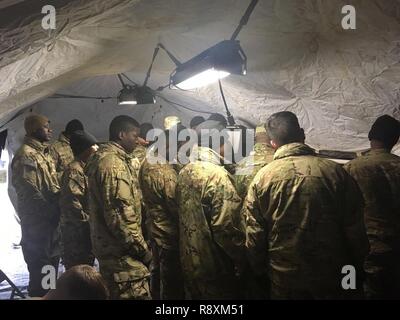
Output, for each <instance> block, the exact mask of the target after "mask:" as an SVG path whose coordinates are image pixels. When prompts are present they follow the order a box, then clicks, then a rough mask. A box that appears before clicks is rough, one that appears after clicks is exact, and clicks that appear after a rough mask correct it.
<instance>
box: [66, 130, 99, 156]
mask: <svg viewBox="0 0 400 320" xmlns="http://www.w3.org/2000/svg"><path fill="white" fill-rule="evenodd" d="M96 143H97V140H96V138H95V137H94V136H92V135H91V134H90V133H88V132H84V131H82V130H78V131H75V132H74V133H73V134H72V135H71V138H70V145H71V149H72V152H73V154H74V156H75V157H77V156H79V155H80V154H82V153H83V152H84V151H86V150H87V149H89V148H90V147H91V146H93V145H95V144H96Z"/></svg>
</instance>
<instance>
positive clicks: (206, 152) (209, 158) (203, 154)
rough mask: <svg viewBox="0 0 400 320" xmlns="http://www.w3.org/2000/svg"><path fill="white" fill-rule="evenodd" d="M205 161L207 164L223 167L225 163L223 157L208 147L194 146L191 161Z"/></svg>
mask: <svg viewBox="0 0 400 320" xmlns="http://www.w3.org/2000/svg"><path fill="white" fill-rule="evenodd" d="M196 160H198V161H205V162H211V163H213V164H216V165H219V166H220V165H221V163H222V162H223V161H222V160H223V159H222V157H221V156H220V155H219V154H218V153H216V152H215V151H214V150H212V149H210V148H206V147H199V146H194V147H193V149H192V152H191V154H190V161H191V162H193V161H196Z"/></svg>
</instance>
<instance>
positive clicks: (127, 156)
mask: <svg viewBox="0 0 400 320" xmlns="http://www.w3.org/2000/svg"><path fill="white" fill-rule="evenodd" d="M107 149H109V150H110V151H113V152H115V153H116V154H117V155H118V156H119V157H120V158H121V159H123V160H126V159H131V158H133V155H132V154H129V153H127V152H126V151H125V149H124V148H123V147H122V146H121V145H119V144H118V143H116V142H114V141H110V142H107V143H106V144H105V145H104V150H106V151H107Z"/></svg>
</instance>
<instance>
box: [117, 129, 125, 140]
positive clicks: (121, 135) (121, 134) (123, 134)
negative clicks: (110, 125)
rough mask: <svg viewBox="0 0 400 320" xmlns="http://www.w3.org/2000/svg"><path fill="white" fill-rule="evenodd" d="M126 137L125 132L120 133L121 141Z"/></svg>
mask: <svg viewBox="0 0 400 320" xmlns="http://www.w3.org/2000/svg"><path fill="white" fill-rule="evenodd" d="M124 137H125V132H123V131H120V132H118V139H119V140H123V138H124Z"/></svg>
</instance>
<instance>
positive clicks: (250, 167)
mask: <svg viewBox="0 0 400 320" xmlns="http://www.w3.org/2000/svg"><path fill="white" fill-rule="evenodd" d="M274 152H275V151H274V149H272V148H271V147H269V146H268V145H267V144H265V143H256V144H255V145H254V150H253V152H251V153H250V155H249V156H248V157H246V158H244V159H242V160H241V161H239V163H238V164H237V165H236V168H235V176H234V178H235V185H236V190H237V191H238V193H239V195H240V197H241V198H242V199H244V198H245V197H246V194H247V189H248V187H249V184H250V182H251V181H252V180H253V178H254V177H255V175H256V174H257V172H258V171H259V170H260V169H261V168H262V167H264V166H265V165H267V164H268V163H270V162H271V161H272V160H273V158H274Z"/></svg>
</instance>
